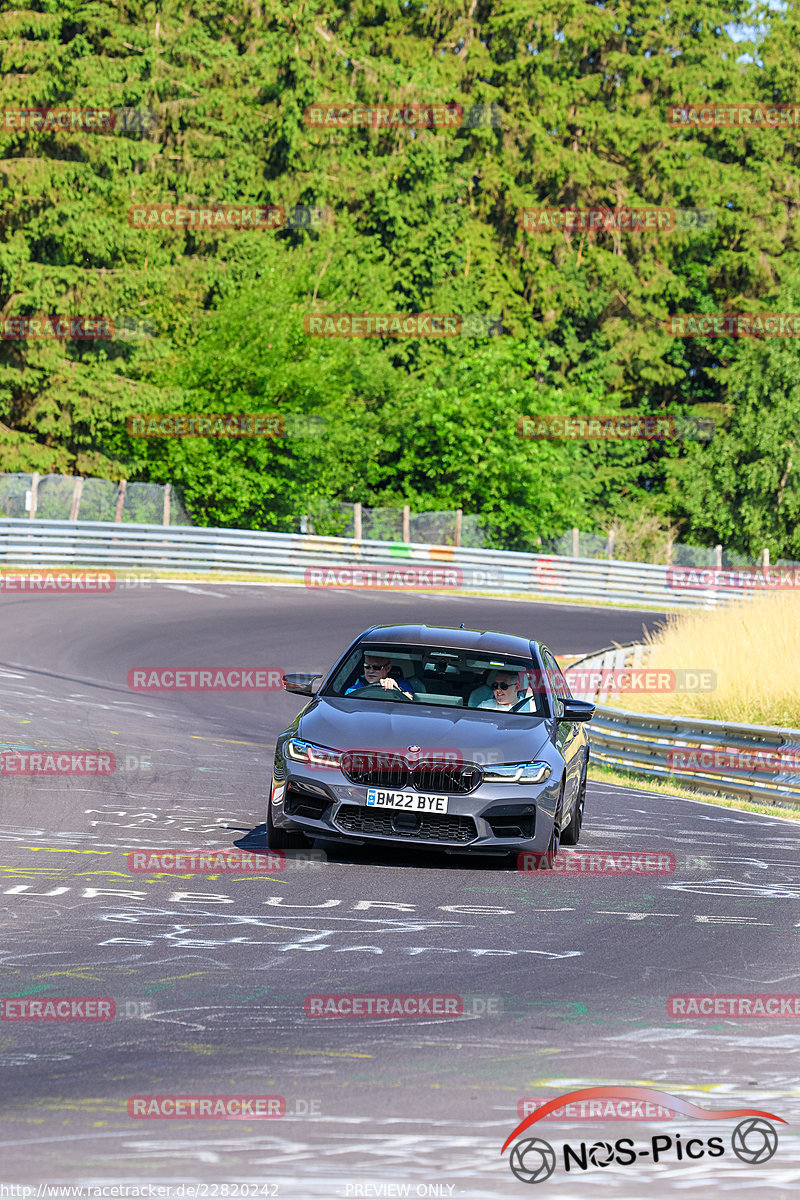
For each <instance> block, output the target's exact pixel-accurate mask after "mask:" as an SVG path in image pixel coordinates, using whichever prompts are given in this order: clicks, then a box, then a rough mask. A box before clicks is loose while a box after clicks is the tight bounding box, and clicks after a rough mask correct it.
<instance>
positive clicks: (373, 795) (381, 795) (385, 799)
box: [367, 788, 448, 813]
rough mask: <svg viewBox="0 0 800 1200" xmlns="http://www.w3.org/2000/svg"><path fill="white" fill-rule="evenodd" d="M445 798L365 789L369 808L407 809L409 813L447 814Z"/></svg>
mask: <svg viewBox="0 0 800 1200" xmlns="http://www.w3.org/2000/svg"><path fill="white" fill-rule="evenodd" d="M447 800H448V798H447V796H426V795H424V794H423V793H422V792H389V791H384V790H383V789H382V788H367V806H368V807H369V808H407V809H408V810H409V812H435V813H446V812H447Z"/></svg>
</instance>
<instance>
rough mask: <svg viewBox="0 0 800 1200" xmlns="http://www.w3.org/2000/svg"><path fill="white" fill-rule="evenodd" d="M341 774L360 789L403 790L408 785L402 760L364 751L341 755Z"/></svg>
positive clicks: (406, 769)
mask: <svg viewBox="0 0 800 1200" xmlns="http://www.w3.org/2000/svg"><path fill="white" fill-rule="evenodd" d="M342 773H343V774H344V776H345V778H346V779H349V780H350V782H351V783H357V784H360V785H361V786H362V787H383V788H404V787H405V786H406V785H407V783H408V763H407V762H406V760H405V759H404V758H397V757H394V756H393V755H382V754H371V753H370V752H369V751H366V750H365V751H362V752H360V753H359V752H357V751H350V752H348V753H347V754H343V755H342Z"/></svg>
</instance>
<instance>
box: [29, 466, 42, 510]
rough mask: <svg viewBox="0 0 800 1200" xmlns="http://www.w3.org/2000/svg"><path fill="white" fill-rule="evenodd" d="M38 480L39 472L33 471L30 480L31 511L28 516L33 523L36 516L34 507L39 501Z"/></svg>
mask: <svg viewBox="0 0 800 1200" xmlns="http://www.w3.org/2000/svg"><path fill="white" fill-rule="evenodd" d="M39 478H40V477H39V472H38V471H34V472H33V476H32V478H31V511H30V514H29V519H30V520H31V521H33V520H34V518H35V516H36V505H37V502H38V499H39Z"/></svg>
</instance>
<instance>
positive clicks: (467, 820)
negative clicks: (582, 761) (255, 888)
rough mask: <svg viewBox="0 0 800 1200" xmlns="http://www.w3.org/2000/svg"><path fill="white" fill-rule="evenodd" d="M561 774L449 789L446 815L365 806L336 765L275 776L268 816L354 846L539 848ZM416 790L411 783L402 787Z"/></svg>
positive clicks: (547, 832)
mask: <svg viewBox="0 0 800 1200" xmlns="http://www.w3.org/2000/svg"><path fill="white" fill-rule="evenodd" d="M559 788H560V780H559V778H558V777H557V776H556V777H555V778H554V777H553V775H551V777H550V779H548V780H546V781H545V782H544V783H541V784H532V785H520V784H506V783H499V784H498V783H491V784H489V783H482V784H481V786H480V787H478V788H476V789H475V791H474V792H470V793H469V794H468V795H464V794H462V793H457V794H454V793H449V794H448V797H447V798H448V811H447V813H441V814H438V813H414V812H410V811H408V810H405V809H385V808H380V809H379V808H368V807H367V788H366V787H365V786H359V785H356V784H352V783H350V782H349V781H348V780H347V779H345V777H344V776H343V775H342V774H341V772H340V771H338V770H336V769H333V768H331V769H322V770H314V772H313V773H311V772H306V771H303V770H290V771H289V772H288V774H287V777H286V778H285V779H281V780H279V779H276V778H273V780H272V820H273V823H274V824H275V825H276V826H278V827H279V828H283V829H293V830H300V831H301V832H303V833H305V834H306V835H307V836H309V837H318V838H326V839H333V840H342V841H347V842H351V843H354V844H362V845H363V844H364V843H367V842H389V843H393V844H395V845H408V844H409V843H412V844H414V845H418V846H422V847H427V848H429V849H438V850H444V851H445V852H447V853H451V854H463V853H465V852H473V851H474V852H476V853H481V854H492V853H494V854H508V853H509V852H511V851H519V852H528V853H544V852H545V851H546V850H547V849H548V847H549V845H550V839H551V836H552V831H553V821H554V818H555V811H556V806H557V804H558V797H559ZM402 790H407V791H408V792H409V793H410V794H412V795H413V794H414V790H413V788H409V789H402Z"/></svg>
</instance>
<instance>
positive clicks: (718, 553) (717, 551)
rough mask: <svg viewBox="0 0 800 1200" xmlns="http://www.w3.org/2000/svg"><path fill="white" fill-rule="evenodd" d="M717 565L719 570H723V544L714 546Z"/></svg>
mask: <svg viewBox="0 0 800 1200" xmlns="http://www.w3.org/2000/svg"><path fill="white" fill-rule="evenodd" d="M714 559H715V564H714V565H715V566H716V568H717V570H718V571H721V570H722V546H715V547H714Z"/></svg>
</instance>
